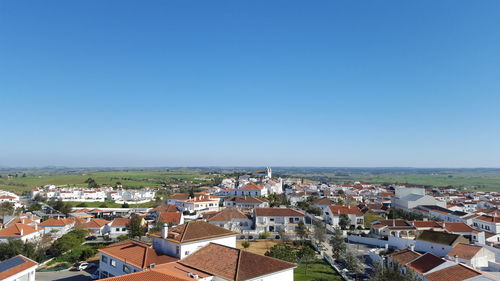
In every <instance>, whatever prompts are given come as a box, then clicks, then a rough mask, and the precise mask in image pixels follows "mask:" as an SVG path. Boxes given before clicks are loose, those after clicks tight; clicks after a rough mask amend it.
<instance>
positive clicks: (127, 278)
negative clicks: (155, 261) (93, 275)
mask: <svg viewBox="0 0 500 281" xmlns="http://www.w3.org/2000/svg"><path fill="white" fill-rule="evenodd" d="M99 280H106V281H139V280H147V281H193V280H194V279H193V278H190V277H188V276H181V275H178V274H176V273H173V272H169V271H168V270H165V269H163V270H162V269H156V268H154V269H151V270H147V271H139V272H134V273H129V274H124V275H120V276H115V277H110V278H104V279H99Z"/></svg>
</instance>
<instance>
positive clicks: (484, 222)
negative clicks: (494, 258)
mask: <svg viewBox="0 0 500 281" xmlns="http://www.w3.org/2000/svg"><path fill="white" fill-rule="evenodd" d="M472 227H474V228H475V229H478V230H481V231H486V232H489V233H493V234H500V217H497V216H489V215H482V216H478V217H475V218H473V219H472Z"/></svg>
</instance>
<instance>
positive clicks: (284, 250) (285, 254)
mask: <svg viewBox="0 0 500 281" xmlns="http://www.w3.org/2000/svg"><path fill="white" fill-rule="evenodd" d="M264 255H266V256H268V257H273V258H277V259H280V260H284V261H288V262H295V261H296V260H297V253H296V252H295V250H294V249H293V248H292V247H291V246H289V245H287V244H284V243H278V244H276V245H274V246H272V247H271V249H269V250H268V251H267V252H266V253H265V254H264Z"/></svg>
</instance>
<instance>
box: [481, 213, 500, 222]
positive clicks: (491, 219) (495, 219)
mask: <svg viewBox="0 0 500 281" xmlns="http://www.w3.org/2000/svg"><path fill="white" fill-rule="evenodd" d="M476 219H478V220H482V221H486V222H496V223H498V222H500V217H493V216H487V215H482V216H479V217H477V218H476Z"/></svg>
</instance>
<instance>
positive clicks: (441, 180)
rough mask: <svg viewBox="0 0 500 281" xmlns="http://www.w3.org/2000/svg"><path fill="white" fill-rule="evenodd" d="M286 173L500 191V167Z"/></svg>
mask: <svg viewBox="0 0 500 281" xmlns="http://www.w3.org/2000/svg"><path fill="white" fill-rule="evenodd" d="M283 175H284V176H286V175H287V176H292V177H295V178H305V179H310V180H322V181H328V182H336V183H340V184H342V183H352V182H354V181H366V182H371V183H379V184H383V183H399V184H408V185H422V186H433V187H452V188H457V189H463V190H481V191H497V192H500V171H498V170H495V171H481V170H479V171H470V170H467V169H465V170H464V171H461V170H450V171H446V170H445V171H442V170H439V171H437V172H435V171H429V172H425V171H406V172H399V171H387V172H381V173H377V172H367V171H363V172H358V171H343V172H331V171H325V172H317V171H316V172H314V173H299V172H291V173H290V172H288V173H284V174H283Z"/></svg>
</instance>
